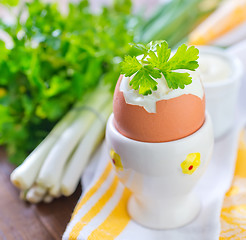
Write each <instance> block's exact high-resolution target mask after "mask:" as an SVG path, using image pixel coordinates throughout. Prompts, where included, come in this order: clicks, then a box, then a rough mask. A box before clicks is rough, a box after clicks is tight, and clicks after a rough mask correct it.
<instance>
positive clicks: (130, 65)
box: [121, 56, 142, 77]
mask: <svg viewBox="0 0 246 240" xmlns="http://www.w3.org/2000/svg"><path fill="white" fill-rule="evenodd" d="M141 68H142V65H141V64H140V63H139V61H138V60H137V59H136V57H131V56H125V59H124V61H123V62H121V70H122V71H123V72H124V74H125V76H126V77H130V76H132V75H133V74H134V73H136V72H137V71H139V70H140V69H141Z"/></svg>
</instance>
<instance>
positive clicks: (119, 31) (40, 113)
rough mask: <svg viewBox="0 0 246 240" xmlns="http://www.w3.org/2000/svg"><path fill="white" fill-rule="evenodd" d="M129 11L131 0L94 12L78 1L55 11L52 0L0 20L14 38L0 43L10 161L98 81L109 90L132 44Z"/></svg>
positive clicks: (1, 121)
mask: <svg viewBox="0 0 246 240" xmlns="http://www.w3.org/2000/svg"><path fill="white" fill-rule="evenodd" d="M26 11H27V12H28V18H27V20H26V21H25V22H23V21H21V16H22V15H23V13H24V12H26ZM130 11H131V3H130V1H129V0H122V1H115V2H114V4H112V5H110V6H107V7H104V8H102V10H101V12H100V13H99V14H94V13H92V12H91V10H90V6H89V2H88V1H87V0H82V1H79V2H78V3H73V4H72V3H71V4H70V5H69V12H68V15H62V14H61V13H60V11H59V9H58V6H57V5H56V4H53V3H49V4H47V3H43V2H41V1H39V0H34V1H31V2H30V3H26V5H25V6H24V8H23V9H21V10H20V14H19V17H18V18H17V19H16V23H15V24H13V25H8V24H6V23H4V22H1V21H0V29H2V30H4V31H5V32H7V33H8V34H9V36H10V37H11V39H12V41H13V48H11V49H8V48H7V47H6V45H5V43H4V42H3V41H1V40H0V73H1V74H0V116H1V117H0V144H4V145H6V147H7V151H8V155H9V158H10V160H11V161H12V162H13V163H15V164H20V163H21V162H22V161H23V160H24V159H25V158H26V156H27V155H28V154H29V153H30V152H31V151H32V150H33V149H34V148H35V147H36V146H37V145H38V144H39V143H40V142H41V141H42V140H43V139H44V137H45V136H47V134H48V133H49V132H50V130H51V129H52V128H53V127H54V125H55V124H56V123H57V122H58V121H59V120H60V119H61V118H62V117H63V116H64V114H65V113H66V112H67V111H69V109H70V108H72V106H73V105H74V104H75V103H76V102H77V101H81V100H82V99H83V96H84V95H85V94H86V93H87V92H88V91H93V90H94V89H95V88H96V86H97V85H98V84H99V82H101V81H105V82H107V83H109V84H110V85H111V86H112V88H114V86H115V82H116V81H117V79H118V76H119V74H120V68H119V62H120V61H121V60H122V59H123V57H124V55H125V54H127V53H128V51H129V49H130V46H129V44H128V43H129V42H132V41H133V34H132V32H131V31H130V29H129V28H128V27H127V24H128V22H129V20H130V18H131V15H130Z"/></svg>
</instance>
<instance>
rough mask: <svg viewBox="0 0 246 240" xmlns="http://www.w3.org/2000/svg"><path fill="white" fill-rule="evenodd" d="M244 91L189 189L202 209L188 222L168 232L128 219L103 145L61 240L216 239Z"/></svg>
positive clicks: (121, 190)
mask: <svg viewBox="0 0 246 240" xmlns="http://www.w3.org/2000/svg"><path fill="white" fill-rule="evenodd" d="M245 92H246V83H245V79H244V82H243V85H242V87H241V91H240V104H239V105H238V106H239V111H238V116H237V118H236V120H235V124H234V128H233V129H232V130H231V131H230V132H229V133H228V134H227V135H226V136H224V137H223V138H221V139H219V140H217V141H216V142H215V147H214V152H213V156H212V159H211V161H210V164H209V166H208V169H207V171H206V172H205V174H204V175H203V177H202V178H201V180H200V181H199V183H198V184H197V186H196V189H195V190H194V191H195V192H196V194H197V195H198V196H199V197H200V199H201V202H202V208H201V211H200V213H199V215H198V216H197V218H196V219H195V220H194V221H193V222H191V223H190V224H188V225H186V226H184V227H181V228H177V229H172V230H152V229H148V228H144V227H142V226H140V225H138V224H137V223H135V222H134V221H133V220H131V219H130V217H129V216H128V214H127V211H126V204H127V200H128V198H129V196H130V192H129V190H127V189H126V188H124V186H123V185H122V184H121V183H120V182H119V180H118V178H117V176H116V175H115V173H114V171H113V169H112V163H111V161H110V160H109V154H108V153H107V152H106V148H105V143H103V144H102V146H101V148H100V149H99V150H98V151H97V153H96V154H95V156H94V157H93V160H92V161H91V163H90V164H89V166H88V167H87V169H86V170H85V173H84V175H83V178H82V185H83V194H82V196H81V198H80V199H79V201H78V204H77V206H76V208H75V210H74V213H73V216H72V219H71V221H70V223H69V224H68V226H67V229H66V231H65V233H64V235H63V240H68V239H69V240H74V239H79V240H87V239H88V240H113V239H116V240H164V239H168V240H183V239H184V240H193V239H194V240H198V239H199V240H217V239H219V235H220V214H221V208H222V204H223V199H224V195H225V193H226V192H227V190H228V189H229V187H230V185H231V181H232V178H233V172H234V165H235V159H236V153H237V147H238V137H239V131H240V129H241V128H242V126H243V124H244V119H245V111H246V108H245V105H246V94H245Z"/></svg>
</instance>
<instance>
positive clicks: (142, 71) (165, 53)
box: [121, 41, 199, 95]
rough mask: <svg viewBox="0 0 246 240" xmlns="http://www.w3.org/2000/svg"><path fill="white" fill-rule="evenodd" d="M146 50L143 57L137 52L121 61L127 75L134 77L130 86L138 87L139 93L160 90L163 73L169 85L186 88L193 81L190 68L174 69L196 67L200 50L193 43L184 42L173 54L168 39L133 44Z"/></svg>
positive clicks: (122, 71) (174, 87)
mask: <svg viewBox="0 0 246 240" xmlns="http://www.w3.org/2000/svg"><path fill="white" fill-rule="evenodd" d="M132 46H133V47H135V48H136V49H138V50H140V51H141V52H142V53H143V56H142V57H141V59H137V58H136V57H135V56H133V57H132V56H125V58H124V61H123V62H122V63H121V73H122V74H124V75H125V76H126V77H131V76H132V75H134V74H135V75H134V76H133V78H132V79H131V81H130V86H131V87H132V88H133V89H135V90H139V94H142V95H149V94H151V93H152V91H155V90H157V85H158V83H157V81H155V79H158V78H161V76H162V75H161V74H163V75H164V77H165V79H166V81H167V85H168V87H169V88H172V89H177V88H181V89H184V87H185V85H189V84H191V82H192V78H191V76H190V74H189V73H188V72H184V73H183V72H182V73H180V72H176V71H175V70H180V69H186V70H190V71H195V70H196V69H197V68H198V66H199V65H198V62H197V59H198V54H199V50H198V49H197V48H195V47H194V46H191V47H188V46H187V45H185V44H183V45H181V46H180V47H179V48H178V49H177V51H176V53H175V54H174V55H173V56H172V57H171V58H170V55H171V49H170V48H168V43H167V42H166V41H158V42H150V43H149V44H147V45H143V44H135V45H132Z"/></svg>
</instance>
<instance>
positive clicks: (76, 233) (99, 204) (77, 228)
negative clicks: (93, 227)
mask: <svg viewBox="0 0 246 240" xmlns="http://www.w3.org/2000/svg"><path fill="white" fill-rule="evenodd" d="M118 183H119V179H118V177H117V176H115V177H114V179H113V182H112V184H111V185H110V187H109V188H108V190H107V191H106V192H105V193H104V194H103V196H102V197H101V198H100V199H99V200H98V202H97V203H96V204H95V205H94V206H93V207H92V208H91V209H90V210H89V211H88V212H87V213H86V214H85V215H84V216H83V217H82V218H81V219H80V221H79V222H77V223H76V225H75V226H74V227H73V229H72V231H71V232H70V234H69V239H77V238H78V236H79V234H80V232H81V230H82V229H83V228H84V226H85V225H87V224H88V223H89V222H90V221H91V220H92V219H93V218H94V217H95V216H96V215H97V214H98V213H99V212H100V211H101V210H102V208H103V207H104V205H105V204H106V203H107V202H108V200H109V199H110V198H111V197H112V195H113V194H114V192H115V190H116V188H117V186H118Z"/></svg>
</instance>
